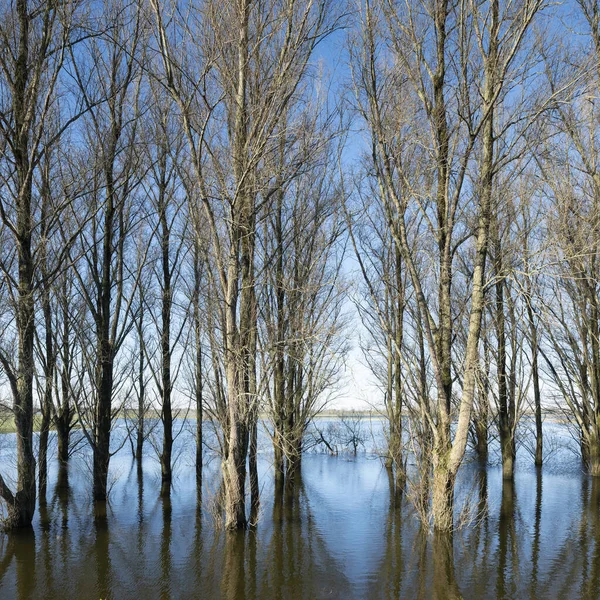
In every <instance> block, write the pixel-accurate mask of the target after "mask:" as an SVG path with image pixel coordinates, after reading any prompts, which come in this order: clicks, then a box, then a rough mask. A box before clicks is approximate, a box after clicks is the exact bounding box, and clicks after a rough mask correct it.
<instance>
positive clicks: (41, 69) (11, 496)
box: [0, 0, 77, 528]
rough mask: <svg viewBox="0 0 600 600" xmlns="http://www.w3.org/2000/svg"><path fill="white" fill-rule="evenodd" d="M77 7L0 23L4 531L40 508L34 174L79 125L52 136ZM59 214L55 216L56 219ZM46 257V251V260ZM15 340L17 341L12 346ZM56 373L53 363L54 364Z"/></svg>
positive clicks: (6, 12) (21, 2)
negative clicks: (11, 443) (7, 421)
mask: <svg viewBox="0 0 600 600" xmlns="http://www.w3.org/2000/svg"><path fill="white" fill-rule="evenodd" d="M76 8H77V5H76V3H68V4H60V3H53V2H30V1H27V0H18V1H16V2H14V3H10V4H5V5H4V6H3V8H2V13H1V15H0V18H1V21H2V23H1V25H0V28H1V35H0V38H1V40H2V41H1V42H0V44H1V49H0V54H1V56H2V59H0V87H1V89H2V104H1V106H0V115H1V118H0V136H1V137H0V140H1V141H0V145H1V147H2V150H3V159H2V164H1V180H0V187H1V189H2V192H1V194H0V217H1V219H2V224H3V228H4V230H5V235H8V236H10V238H11V240H12V243H13V248H14V249H15V253H14V255H13V254H12V253H10V254H9V256H7V257H5V259H4V260H3V261H2V263H3V264H2V270H3V278H4V281H5V284H6V285H7V286H9V288H10V295H11V298H12V310H13V320H12V325H11V331H10V333H9V332H6V333H7V334H8V335H5V336H4V340H5V341H6V342H8V343H9V344H10V343H11V341H13V340H14V342H15V350H16V353H15V354H16V361H13V359H12V358H11V354H12V353H11V352H10V351H9V348H8V347H7V346H6V345H4V344H3V348H2V350H1V351H0V363H1V365H2V369H3V371H4V373H5V374H6V376H7V378H8V381H9V384H10V389H11V393H12V396H13V411H14V418H15V424H16V428H17V485H16V492H13V491H12V490H11V489H10V488H9V486H8V485H7V484H6V483H5V482H4V480H3V479H2V478H0V495H1V496H2V498H3V499H4V501H5V502H6V503H7V506H8V518H7V522H6V526H7V527H9V528H12V527H24V526H29V525H31V520H32V518H33V513H34V509H35V500H36V491H35V470H36V469H35V468H36V463H35V457H34V453H33V381H34V370H35V365H34V342H35V297H36V272H37V270H38V268H39V257H40V253H38V252H37V241H38V240H37V238H36V236H35V235H34V231H35V230H36V228H37V227H39V225H40V219H41V218H42V216H43V217H44V222H46V219H48V218H49V210H50V209H49V207H46V211H47V212H45V214H44V215H41V213H40V208H41V205H40V202H38V194H37V190H36V187H35V183H34V179H35V177H34V175H35V173H36V171H37V170H38V169H39V167H40V161H41V160H42V158H43V157H44V155H45V152H46V151H47V150H48V149H49V148H51V147H52V146H53V145H54V144H55V143H56V141H57V139H58V138H59V137H60V135H61V134H62V132H63V131H64V130H65V129H66V127H67V126H68V125H69V124H70V123H71V122H72V120H73V119H74V118H75V116H74V115H65V117H64V119H61V120H60V122H59V123H60V124H59V126H58V128H57V129H55V130H54V133H53V134H52V135H50V136H47V135H46V134H47V132H48V131H50V130H52V128H48V129H47V125H48V121H49V120H50V118H51V117H52V115H53V113H54V111H55V106H56V99H57V95H56V92H57V88H58V87H59V86H60V73H61V71H62V68H63V64H64V61H65V56H66V51H67V48H68V47H69V45H70V44H72V43H73V41H74V40H73V39H72V33H73V31H74V29H75V15H76V12H75V11H76ZM55 211H56V207H54V208H53V209H52V214H54V213H55ZM41 254H43V251H42V253H41ZM9 340H11V341H9ZM48 366H50V363H48Z"/></svg>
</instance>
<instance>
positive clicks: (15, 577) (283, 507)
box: [0, 446, 600, 600]
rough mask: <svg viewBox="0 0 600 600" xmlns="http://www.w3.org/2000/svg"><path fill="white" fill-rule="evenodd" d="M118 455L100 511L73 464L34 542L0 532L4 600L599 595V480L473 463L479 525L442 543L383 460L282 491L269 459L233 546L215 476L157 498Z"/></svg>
mask: <svg viewBox="0 0 600 600" xmlns="http://www.w3.org/2000/svg"><path fill="white" fill-rule="evenodd" d="M192 448H193V446H192ZM115 459H116V460H115V469H117V471H115V472H116V473H117V475H116V476H115V477H114V480H115V484H114V488H113V491H112V495H111V498H110V502H109V503H108V504H97V505H94V504H92V503H91V501H90V500H89V494H88V490H89V479H88V476H87V472H86V471H85V469H84V468H83V467H82V461H80V462H79V463H78V462H77V460H75V461H73V462H72V464H70V465H69V466H68V467H63V468H61V469H59V468H58V466H57V465H54V466H52V465H50V467H51V468H50V470H49V481H48V502H47V503H46V504H45V505H42V506H41V507H40V509H39V511H38V513H37V515H36V520H35V526H34V528H33V530H32V531H30V532H28V533H24V534H18V535H13V536H10V537H9V536H4V535H0V598H18V599H25V598H44V599H61V600H62V599H70V598H95V599H98V598H103V599H110V598H114V599H121V598H125V599H127V598H132V599H133V598H149V599H153V598H161V599H167V598H177V599H179V598H183V599H185V598H198V597H204V598H225V599H236V600H238V599H239V600H244V599H245V598H247V599H250V598H261V599H263V598H264V599H270V598H273V599H281V600H283V599H286V600H288V599H291V600H295V599H300V598H310V599H313V598H316V599H318V598H340V599H344V600H346V599H352V598H382V599H386V600H388V599H389V600H392V599H396V598H422V599H429V598H439V599H450V598H460V597H463V598H531V599H535V598H544V599H546V598H569V599H570V598H583V599H588V598H590V599H591V598H598V597H599V596H600V594H599V590H600V481H593V480H592V479H590V478H588V477H585V476H583V475H582V474H581V473H579V472H576V471H573V472H569V473H567V474H565V473H564V472H563V470H560V469H555V470H554V471H552V469H547V468H546V467H545V468H544V471H543V472H542V471H541V470H539V469H538V470H534V469H533V468H531V469H528V468H527V467H521V468H520V469H518V470H517V476H516V479H515V482H514V483H511V482H503V481H502V476H501V472H500V470H499V469H495V468H490V469H488V470H486V469H482V468H481V467H480V466H479V465H478V464H477V463H476V462H473V463H472V464H471V465H466V466H465V469H464V470H463V471H461V475H460V478H461V479H460V481H459V488H460V490H462V491H461V501H460V502H457V511H458V510H460V509H461V503H462V498H463V497H468V498H469V502H471V509H472V514H473V515H474V516H475V519H474V521H473V522H472V523H471V524H470V525H468V526H467V527H465V528H462V529H460V530H458V531H456V532H455V533H454V535H453V536H441V535H433V534H431V533H429V532H428V531H426V530H424V529H423V528H422V527H421V525H420V522H419V520H418V518H417V516H416V514H415V511H414V510H413V509H412V507H411V504H410V500H409V498H407V497H403V495H402V494H401V493H400V492H399V490H397V489H396V486H395V482H394V478H393V477H391V478H390V477H389V473H388V471H387V470H386V469H385V468H382V466H381V465H380V463H379V461H376V460H369V459H368V458H367V457H365V458H358V459H356V460H343V459H341V458H338V459H335V458H330V457H327V456H320V455H309V456H306V457H305V459H304V460H303V466H302V472H301V473H299V474H298V475H297V476H296V477H295V478H294V481H293V483H292V484H291V485H287V486H285V485H275V483H274V481H273V480H272V477H271V474H270V473H271V471H270V464H269V460H268V457H265V458H264V460H261V461H260V464H259V466H260V477H261V479H260V481H261V485H262V486H263V488H262V503H261V513H260V518H259V522H258V525H257V527H256V528H255V529H254V530H250V531H246V532H243V533H236V534H231V533H227V532H225V531H222V530H220V529H218V528H216V527H215V523H214V520H213V518H212V515H211V510H210V508H209V507H210V506H211V504H212V500H213V499H214V497H215V495H216V494H217V493H218V492H217V490H218V485H219V469H218V465H212V466H206V467H205V469H204V477H205V482H204V488H202V487H197V485H196V478H195V472H194V470H193V469H190V470H189V474H188V473H187V471H183V470H182V471H181V472H180V473H179V474H177V475H176V478H175V485H174V487H173V492H172V494H171V497H170V498H161V497H160V494H159V492H160V477H159V476H158V473H159V466H158V462H157V461H153V460H152V459H149V458H147V459H145V460H144V463H143V468H142V465H141V464H140V463H138V462H132V461H131V459H130V458H129V457H128V456H127V457H126V456H120V455H117V456H116V457H115ZM190 460H191V461H193V458H191V459H190ZM468 491H470V492H471V493H467V492H468ZM199 504H200V505H201V506H202V510H199V509H198V505H199Z"/></svg>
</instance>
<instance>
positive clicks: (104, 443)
mask: <svg viewBox="0 0 600 600" xmlns="http://www.w3.org/2000/svg"><path fill="white" fill-rule="evenodd" d="M101 18H102V19H103V20H104V21H103V24H104V28H105V30H106V31H107V33H106V35H103V36H96V37H94V38H91V39H90V40H88V41H86V42H85V46H86V52H83V51H82V52H80V53H78V55H77V56H75V55H74V56H73V70H74V76H75V79H76V82H77V84H78V91H79V93H80V94H81V97H82V103H83V104H84V106H86V107H87V108H88V111H89V113H88V116H87V117H86V119H85V124H86V128H85V130H84V132H82V135H84V136H85V140H86V144H87V152H88V160H89V165H90V166H91V167H90V168H91V169H92V174H91V177H90V180H91V185H90V187H89V189H88V190H87V191H88V193H87V195H86V203H87V207H86V209H87V210H86V211H85V212H84V213H83V216H79V218H80V219H85V220H86V221H88V224H87V226H86V227H85V228H84V229H83V232H82V235H81V236H80V247H79V251H80V259H79V260H78V261H77V262H76V264H75V269H76V274H77V279H78V283H79V292H80V293H81V294H82V296H83V297H84V298H85V300H86V304H87V310H88V311H89V316H90V318H91V323H88V322H84V323H82V324H81V325H83V327H84V328H85V330H83V331H82V330H80V331H79V335H80V336H81V342H80V345H81V346H82V347H83V348H85V349H86V353H87V356H86V362H87V366H86V369H87V370H88V371H89V384H90V385H91V390H90V395H89V400H90V402H89V403H88V405H87V406H83V405H82V404H83V403H82V402H80V403H79V407H78V412H79V416H80V421H81V423H82V426H84V431H85V433H86V437H87V439H88V441H89V443H90V445H91V447H92V450H93V495H94V498H95V499H96V500H105V499H106V494H107V477H108V466H109V461H110V456H111V449H110V432H111V425H112V420H113V417H114V413H113V395H114V394H115V360H116V358H117V354H118V352H119V350H120V349H121V347H122V346H123V344H124V342H125V340H126V338H127V335H128V334H129V331H130V329H131V327H132V326H133V321H132V306H133V299H134V297H135V288H136V281H137V274H136V273H131V272H130V271H129V270H128V268H127V260H126V254H127V251H128V245H129V244H128V242H129V241H130V236H129V231H130V229H131V227H132V225H133V223H134V220H135V218H136V215H135V214H134V212H133V208H134V203H133V202H132V197H133V194H134V193H135V192H136V187H137V186H138V183H139V173H138V162H139V159H138V157H137V155H136V150H137V147H136V143H135V142H136V138H137V133H138V124H139V123H138V121H139V118H138V117H139V111H140V101H141V98H140V93H141V69H140V66H139V58H140V55H139V47H140V42H141V39H142V35H143V31H142V24H141V14H140V11H139V7H138V6H137V5H136V4H132V5H128V6H126V7H124V8H123V7H121V5H120V4H119V3H113V4H111V3H107V4H106V5H104V6H103V14H102V17H101ZM90 324H91V325H92V329H91V331H94V334H93V336H91V335H90V330H89V329H88V325H90ZM90 343H91V344H92V347H93V348H94V351H93V352H92V353H90V352H89V345H90ZM83 398H84V397H83V396H82V398H81V400H83Z"/></svg>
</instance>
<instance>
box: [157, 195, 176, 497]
mask: <svg viewBox="0 0 600 600" xmlns="http://www.w3.org/2000/svg"><path fill="white" fill-rule="evenodd" d="M160 194H161V202H160V205H159V216H160V227H161V254H162V277H163V280H162V287H163V289H162V327H161V329H162V331H161V353H162V364H161V392H162V394H161V395H162V398H161V400H162V423H163V447H162V453H161V455H160V466H161V490H160V493H161V496H168V495H169V494H170V492H171V480H172V469H171V454H172V450H173V411H172V407H171V387H172V382H171V304H172V290H171V267H170V264H169V243H170V239H169V238H170V232H169V225H168V222H167V207H166V198H164V194H165V189H164V186H161V190H160Z"/></svg>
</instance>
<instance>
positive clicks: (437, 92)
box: [353, 0, 542, 530]
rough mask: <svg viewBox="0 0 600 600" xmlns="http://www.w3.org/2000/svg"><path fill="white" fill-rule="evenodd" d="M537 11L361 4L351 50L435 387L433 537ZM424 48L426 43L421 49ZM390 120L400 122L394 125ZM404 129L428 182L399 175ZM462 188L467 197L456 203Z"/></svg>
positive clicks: (458, 452)
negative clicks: (460, 324)
mask: <svg viewBox="0 0 600 600" xmlns="http://www.w3.org/2000/svg"><path fill="white" fill-rule="evenodd" d="M541 7H542V3H541V2H523V3H519V4H518V5H511V6H510V7H508V6H504V5H502V6H501V3H500V2H499V1H498V0H491V1H490V2H489V3H484V4H482V5H481V4H477V5H476V4H473V3H469V4H468V6H467V5H452V4H451V3H449V2H447V1H446V0H434V1H432V2H423V3H418V5H414V6H413V5H410V6H408V5H404V4H395V3H394V4H392V3H381V4H380V3H371V2H369V1H368V2H366V3H365V5H364V6H363V9H362V28H361V31H360V33H359V37H358V39H357V41H356V43H355V46H354V49H353V55H354V60H353V65H354V67H353V72H354V76H353V82H354V86H355V91H356V98H357V103H358V105H357V107H358V111H359V113H360V114H361V116H362V117H363V119H364V121H365V123H366V125H367V128H368V130H369V132H370V134H371V140H372V145H371V148H372V151H371V154H372V164H373V169H374V176H375V177H376V179H377V182H378V186H379V188H380V194H381V201H382V202H383V203H384V206H385V207H386V214H387V215H388V227H389V228H390V231H391V233H392V235H393V236H394V238H395V240H396V242H397V244H398V246H399V248H400V249H401V252H402V258H403V260H404V263H405V265H406V266H405V268H406V269H407V271H408V273H409V276H410V280H411V284H412V286H413V288H414V291H415V299H416V304H417V309H418V317H419V319H420V320H421V322H422V325H423V329H424V334H425V340H426V344H427V349H428V353H429V357H430V359H431V365H432V369H433V374H434V377H435V384H436V393H437V402H436V404H435V405H434V406H432V407H431V410H428V411H427V413H426V416H427V421H428V423H429V424H430V427H431V429H432V436H433V457H432V458H433V460H432V467H433V491H432V507H431V508H432V518H433V522H434V526H435V527H436V528H438V529H442V530H450V529H451V528H452V524H453V512H452V506H453V495H454V481H455V477H456V473H457V471H458V468H459V466H460V464H461V462H462V459H463V456H464V452H465V447H466V443H467V436H468V431H469V423H470V419H471V412H472V407H473V402H474V396H475V382H476V375H477V371H478V363H479V339H480V331H481V319H482V313H483V307H484V287H485V266H486V256H487V250H488V242H489V237H490V223H491V221H490V219H491V216H492V210H493V208H495V207H494V206H493V203H492V198H493V193H494V177H495V166H496V163H495V151H496V145H497V143H498V137H497V135H498V131H497V130H496V129H495V124H496V119H497V117H498V115H499V107H500V106H501V104H502V102H503V101H504V99H505V97H506V93H507V90H508V88H509V83H510V82H512V81H514V79H515V78H518V77H519V73H520V74H521V76H522V74H523V71H522V61H521V60H520V56H521V54H520V53H521V50H522V48H523V46H524V40H526V39H527V37H526V34H527V31H528V29H529V28H530V25H531V23H532V21H533V19H534V17H535V15H536V14H537V12H538V11H539V10H540V8H541ZM424 39H425V40H430V42H428V43H427V44H425V45H424V44H423V42H422V40H424ZM381 40H385V41H387V43H388V44H389V47H390V48H391V58H390V57H389V55H387V54H384V53H383V52H382V51H380V43H381ZM450 56H452V59H450V58H449V57H450ZM392 69H393V72H392ZM511 85H512V84H511ZM475 90H476V92H475ZM411 95H414V96H415V97H416V99H417V103H416V104H417V106H418V110H417V112H416V114H406V111H403V110H402V107H400V106H399V103H400V102H402V100H401V98H403V97H404V96H407V97H409V98H410V97H411ZM397 115H403V117H401V118H400V120H399V119H398V116H397ZM415 117H418V118H415ZM419 123H420V125H419ZM401 128H405V129H406V130H409V131H412V138H413V139H415V140H416V139H420V140H422V141H421V143H422V144H424V145H426V146H427V147H431V148H432V149H433V150H432V158H431V160H430V166H429V169H430V171H429V172H430V174H431V175H430V177H429V178H427V179H425V178H421V174H420V173H418V174H415V173H411V172H409V171H408V170H407V169H406V168H405V156H406V155H407V154H408V153H409V152H410V148H411V146H409V147H408V148H407V147H404V146H401V145H400V144H399V143H398V137H397V133H398V131H399V130H401ZM506 130H507V129H506V128H503V130H502V131H503V133H504V134H506ZM419 136H421V137H419ZM475 149H478V150H479V153H478V154H479V156H480V157H481V158H480V161H479V164H478V168H477V170H476V172H475V173H473V174H470V170H469V168H470V165H471V159H472V158H473V153H474V151H475ZM451 173H452V176H451V175H450V174H451ZM468 177H470V178H471V180H472V189H473V191H474V193H473V195H472V196H471V195H468V194H467V193H465V192H466V186H465V181H466V180H467V178H468ZM467 196H468V197H469V201H470V202H471V206H474V208H475V210H474V212H473V213H472V214H471V215H470V221H471V222H470V223H466V224H465V223H464V222H461V216H462V215H464V214H465V211H466V209H467V207H466V206H465V205H464V204H463V203H464V201H465V197H467ZM415 212H418V213H420V214H422V215H423V220H424V223H425V224H426V227H427V231H428V234H429V235H431V236H432V238H433V239H434V240H435V248H434V247H432V248H430V251H431V252H432V253H435V263H434V265H435V266H434V273H435V279H436V280H437V294H436V297H435V302H434V301H433V297H432V295H430V294H429V293H428V290H427V287H426V286H427V285H428V280H427V279H426V278H425V277H424V276H423V274H422V273H420V272H419V270H418V268H417V261H418V260H419V259H418V256H417V255H416V254H415V253H414V252H413V247H412V245H411V243H410V239H409V232H408V228H407V221H408V219H409V218H410V215H411V214H413V213H415ZM471 239H472V240H473V247H472V249H471V252H472V254H471V256H470V257H469V259H468V260H469V263H470V268H469V277H468V279H467V281H466V282H465V283H466V285H467V286H468V288H470V294H469V296H470V306H469V309H468V311H469V312H468V314H469V316H468V325H467V329H466V332H467V333H466V344H465V352H464V358H462V359H461V360H460V363H459V364H460V365H461V366H460V368H459V371H458V373H457V374H458V376H460V379H461V383H462V386H461V387H462V392H461V394H460V400H459V404H458V422H457V426H456V429H455V430H454V434H452V430H451V421H452V418H453V415H452V388H453V380H454V375H453V372H452V371H453V368H452V365H453V348H452V342H453V338H454V334H453V332H454V319H455V318H456V315H457V314H460V312H461V310H460V305H457V301H458V298H456V297H455V296H453V294H452V289H453V288H452V284H453V276H454V275H455V273H456V271H455V268H454V258H455V256H456V254H457V252H458V251H459V250H460V248H461V247H462V246H463V244H464V243H465V241H467V240H471Z"/></svg>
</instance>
